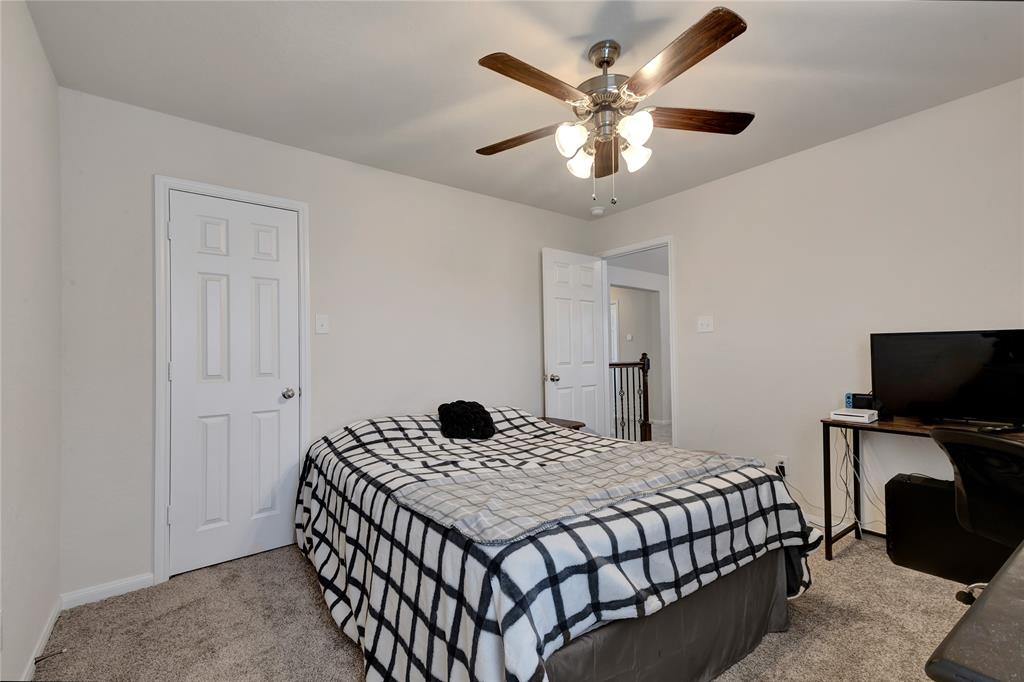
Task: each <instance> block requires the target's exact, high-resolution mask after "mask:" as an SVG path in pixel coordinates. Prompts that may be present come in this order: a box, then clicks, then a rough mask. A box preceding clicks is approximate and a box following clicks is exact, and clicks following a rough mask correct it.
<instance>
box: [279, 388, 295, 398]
mask: <svg viewBox="0 0 1024 682" xmlns="http://www.w3.org/2000/svg"><path fill="white" fill-rule="evenodd" d="M281 397H282V398H284V399H285V400H291V399H292V398H294V397H295V389H294V388H286V389H284V390H283V391H281Z"/></svg>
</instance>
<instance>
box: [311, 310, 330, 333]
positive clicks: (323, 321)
mask: <svg viewBox="0 0 1024 682" xmlns="http://www.w3.org/2000/svg"><path fill="white" fill-rule="evenodd" d="M313 324H314V329H315V331H316V333H317V334H330V333H331V320H330V318H329V317H327V315H325V314H324V313H317V314H316V317H315V318H314V323H313Z"/></svg>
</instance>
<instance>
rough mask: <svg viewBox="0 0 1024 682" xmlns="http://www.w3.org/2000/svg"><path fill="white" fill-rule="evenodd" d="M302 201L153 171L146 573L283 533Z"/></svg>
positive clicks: (299, 372)
mask: <svg viewBox="0 0 1024 682" xmlns="http://www.w3.org/2000/svg"><path fill="white" fill-rule="evenodd" d="M305 211H306V209H305V205H304V204H300V203H298V202H288V201H286V200H280V199H276V198H273V197H265V196H262V195H253V194H249V193H245V192H239V191H235V190H228V189H225V188H218V187H212V186H208V185H199V184H197V183H190V182H187V181H180V180H174V179H171V178H159V177H158V178H157V214H158V216H157V218H158V219H157V231H158V242H157V257H158V261H157V262H158V265H160V266H162V267H158V268H157V273H158V274H157V327H158V334H157V363H158V365H157V366H158V371H159V367H160V363H162V362H166V366H165V368H164V374H163V377H162V380H158V382H157V383H158V385H157V408H156V409H157V412H156V415H155V418H156V423H157V447H156V479H157V483H156V498H157V515H156V521H157V522H156V524H155V526H156V530H155V538H154V540H155V541H154V547H155V549H154V553H155V556H154V568H155V576H154V577H155V581H156V582H160V581H162V580H165V579H166V578H167V577H169V576H170V575H173V574H177V573H182V572H185V571H190V570H193V569H196V568H201V567H203V566H208V565H211V564H215V563H220V562H223V561H228V560H231V559H235V558H238V557H242V556H247V555H249V554H255V553H257V552H262V551H266V550H269V549H274V548H276V547H280V546H283V545H287V544H291V543H294V541H295V538H294V518H293V517H294V512H293V500H294V495H295V490H296V488H297V485H298V472H299V465H300V461H301V456H302V452H303V445H304V443H305V441H306V440H307V433H308V427H307V424H308V397H306V396H303V393H302V389H303V387H304V386H308V381H306V380H305V379H306V378H307V377H308V347H307V345H306V344H307V343H308V340H307V335H306V327H307V326H308V312H307V298H308V296H307V292H308V286H307V284H306V282H308V279H307V278H308V275H307V272H308V269H307V262H308V259H307V257H306V231H305V220H306V213H305ZM161 214H162V215H161ZM161 232H164V234H163V235H160V233H161ZM161 502H162V503H163V504H164V505H165V506H164V509H163V510H161V508H160V505H161ZM161 511H163V512H164V513H163V514H161V513H160V512H161ZM161 517H163V518H161ZM161 521H163V522H164V523H160V522H161Z"/></svg>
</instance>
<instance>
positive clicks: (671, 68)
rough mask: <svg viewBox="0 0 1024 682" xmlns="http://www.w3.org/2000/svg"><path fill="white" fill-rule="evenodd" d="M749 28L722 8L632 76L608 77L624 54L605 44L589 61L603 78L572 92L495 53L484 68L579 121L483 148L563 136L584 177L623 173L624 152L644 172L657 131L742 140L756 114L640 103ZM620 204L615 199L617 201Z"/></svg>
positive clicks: (575, 169) (572, 165)
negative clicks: (553, 100)
mask: <svg viewBox="0 0 1024 682" xmlns="http://www.w3.org/2000/svg"><path fill="white" fill-rule="evenodd" d="M746 29H747V24H746V23H745V22H744V21H743V19H741V18H740V16H739V15H738V14H736V13H735V12H733V11H732V10H729V9H726V8H724V7H716V8H715V9H713V10H711V11H710V12H708V13H707V14H706V15H704V17H703V18H701V20H700V21H698V22H697V23H696V24H694V25H693V26H691V27H690V28H689V29H687V30H686V31H685V32H684V33H683V34H682V35H680V36H679V37H678V38H676V39H675V40H673V41H672V43H671V44H669V46H668V47H666V48H665V49H664V50H662V51H661V53H660V54H659V55H658V56H656V57H655V58H654V59H652V60H651V61H649V62H648V63H647V64H646V65H645V66H644V67H643V68H642V69H640V70H639V71H637V72H636V73H634V74H633V75H632V76H629V77H626V76H623V75H621V74H616V73H608V68H609V67H611V66H612V65H613V64H615V60H616V59H617V58H618V56H619V52H620V50H621V48H620V46H619V44H618V43H617V42H615V41H614V40H602V41H601V42H599V43H596V44H595V45H594V46H593V47H591V48H590V52H589V57H590V61H591V62H592V63H593V64H594V66H596V67H598V68H600V69H601V75H599V76H594V77H593V78H589V79H587V80H585V81H583V82H582V83H580V85H579V87H575V88H574V87H572V86H571V85H569V84H568V83H564V82H562V81H560V80H559V79H557V78H555V77H554V76H552V75H550V74H547V73H544V72H543V71H541V70H540V69H537V68H535V67H533V66H530V65H529V64H527V63H525V62H522V61H520V60H518V59H516V58H515V57H513V56H511V55H508V54H505V53H504V52H495V53H494V54H489V55H487V56H486V57H484V58H483V59H481V60H480V62H479V63H480V65H481V66H484V67H486V68H488V69H491V70H492V71H496V72H498V73H500V74H502V75H503V76H508V77H509V78H512V79H513V80H517V81H519V82H520V83H523V84H525V85H528V86H530V87H531V88H535V89H537V90H540V91H541V92H545V93H547V94H549V95H551V96H552V97H557V98H558V99H560V100H562V101H564V102H565V103H566V104H568V105H569V106H570V107H571V108H572V112H573V114H574V115H575V116H576V119H577V120H575V121H570V122H567V123H555V124H553V125H549V126H545V127H544V128H539V129H537V130H533V131H530V132H528V133H523V134H522V135H516V136H515V137H510V138H509V139H507V140H502V141H501V142H497V143H495V144H492V145H488V146H486V147H482V148H480V149H477V150H476V152H477V154H483V155H484V156H490V155H492V154H497V153H498V152H503V151H506V150H508V149H513V148H515V147H518V146H520V145H523V144H526V143H527V142H532V141H534V140H539V139H541V138H545V137H548V136H549V135H554V136H555V147H556V148H557V149H558V151H559V153H560V154H561V155H562V156H564V157H565V158H567V159H568V161H567V162H566V167H567V168H568V169H569V172H570V173H572V174H573V175H575V176H576V177H578V178H582V179H589V178H590V177H591V176H593V177H594V178H595V180H596V178H603V177H605V176H607V175H613V174H614V173H616V172H618V170H619V154H620V153H621V155H622V158H623V160H625V162H626V168H627V170H629V172H630V173H632V172H635V171H638V170H640V169H641V168H642V167H643V166H644V164H646V163H647V161H648V159H650V157H651V150H650V149H649V148H647V147H645V146H644V143H645V142H647V140H648V139H649V138H650V136H651V133H652V132H653V131H654V128H672V129H674V130H693V131H697V132H703V133H724V134H726V135H735V134H737V133H740V132H743V130H744V129H745V128H746V127H747V126H748V125H750V122H751V121H752V120H753V119H754V115H753V114H749V113H738V112H732V111H710V110H707V109H681V108H678V107H648V108H644V109H641V110H639V111H636V108H637V106H638V105H639V104H640V103H641V102H643V101H644V100H645V99H646V98H647V97H649V96H651V95H652V94H654V92H655V91H657V89H658V88H660V87H661V86H663V85H665V84H666V83H668V82H669V81H671V80H672V79H673V78H675V77H676V76H678V75H679V74H681V73H683V72H684V71H686V70H687V69H689V68H690V67H691V66H693V65H694V64H697V63H698V62H700V61H701V60H702V59H704V58H705V57H707V56H708V55H710V54H712V53H713V52H715V51H716V50H718V49H719V48H720V47H722V46H723V45H725V44H726V43H728V42H729V41H730V40H732V39H733V38H735V37H736V36H738V35H740V34H741V33H743V32H744V31H745V30H746ZM612 200H613V203H614V197H613V199H612Z"/></svg>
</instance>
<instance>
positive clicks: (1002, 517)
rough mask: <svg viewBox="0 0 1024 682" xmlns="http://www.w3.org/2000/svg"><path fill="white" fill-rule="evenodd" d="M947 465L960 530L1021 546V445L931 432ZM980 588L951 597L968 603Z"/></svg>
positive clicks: (956, 431)
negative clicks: (950, 466)
mask: <svg viewBox="0 0 1024 682" xmlns="http://www.w3.org/2000/svg"><path fill="white" fill-rule="evenodd" d="M931 436H932V438H933V439H934V440H935V442H936V443H938V444H939V447H941V448H942V449H943V450H944V451H945V453H946V455H947V456H948V457H949V461H950V463H951V464H952V465H953V474H954V486H955V491H956V517H957V521H959V522H960V525H961V526H963V527H964V528H965V529H966V530H968V531H969V532H971V533H975V534H977V535H981V536H982V537H986V538H988V539H990V540H992V541H994V542H998V543H999V544H1002V545H1005V546H1007V547H1010V548H1013V547H1017V546H1018V545H1019V544H1021V542H1024V441H1020V440H1011V439H1008V438H1001V437H999V436H994V435H989V434H984V433H978V432H976V431H965V430H962V429H948V428H936V429H932V432H931ZM984 585H985V584H984V583H975V584H974V585H970V586H968V587H967V588H966V589H965V590H961V591H960V592H957V595H956V598H957V599H958V600H959V601H961V602H963V603H965V604H972V603H974V600H975V598H976V595H977V593H978V592H979V591H980V590H981V589H984Z"/></svg>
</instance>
